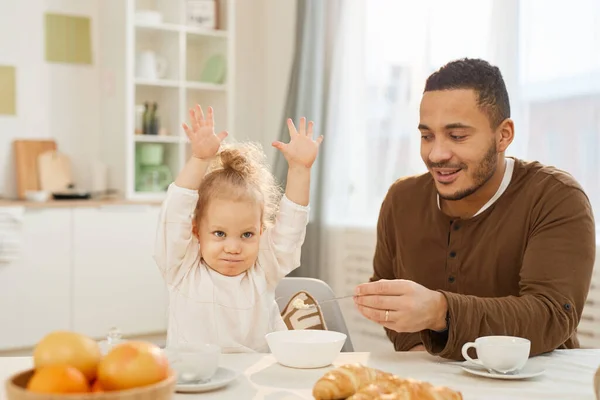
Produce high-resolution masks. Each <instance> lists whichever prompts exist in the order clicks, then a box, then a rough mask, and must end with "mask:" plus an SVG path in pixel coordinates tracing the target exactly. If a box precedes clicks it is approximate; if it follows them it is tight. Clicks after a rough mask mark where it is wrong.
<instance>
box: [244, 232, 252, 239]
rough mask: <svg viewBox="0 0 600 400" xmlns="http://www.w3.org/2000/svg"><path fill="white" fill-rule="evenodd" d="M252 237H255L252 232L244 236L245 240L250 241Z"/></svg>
mask: <svg viewBox="0 0 600 400" xmlns="http://www.w3.org/2000/svg"><path fill="white" fill-rule="evenodd" d="M252 236H254V233H252V232H246V233H244V234H243V235H242V237H243V238H244V239H250V238H251V237H252Z"/></svg>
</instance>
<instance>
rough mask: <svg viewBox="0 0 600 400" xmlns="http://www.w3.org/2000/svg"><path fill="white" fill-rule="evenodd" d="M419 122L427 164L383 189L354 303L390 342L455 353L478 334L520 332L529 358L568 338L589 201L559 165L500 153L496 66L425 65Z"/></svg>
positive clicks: (585, 263)
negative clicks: (366, 276) (370, 265)
mask: <svg viewBox="0 0 600 400" xmlns="http://www.w3.org/2000/svg"><path fill="white" fill-rule="evenodd" d="M419 131H420V133H421V140H422V141H421V157H422V158H423V161H424V162H425V164H426V165H427V168H428V170H429V173H427V174H424V175H421V176H416V177H409V178H404V179H400V180H398V181H397V182H395V183H394V184H393V185H392V186H391V188H390V189H389V192H388V194H387V196H386V198H385V200H384V202H383V205H382V207H381V212H380V216H379V221H378V229H377V247H376V252H375V258H374V274H373V277H372V279H371V281H372V282H371V283H366V284H363V285H360V286H358V287H357V291H356V293H357V294H358V295H359V296H357V297H355V302H356V304H357V307H358V309H359V311H360V312H361V313H362V314H363V315H364V316H365V317H367V318H369V319H371V320H373V321H375V322H378V323H380V324H381V325H383V326H384V327H385V329H386V332H387V335H388V337H389V338H390V340H391V341H392V342H393V343H394V347H395V349H396V350H398V351H404V350H411V349H412V350H422V349H423V348H424V349H426V350H427V351H428V352H430V353H432V354H435V355H439V356H441V357H445V358H451V359H457V360H460V359H462V355H461V348H462V346H463V344H464V343H466V342H469V341H473V340H474V339H476V338H477V337H480V336H487V335H511V336H520V337H525V338H527V339H530V340H531V355H537V354H540V353H544V352H549V351H552V350H554V349H557V348H574V347H578V345H579V343H578V340H577V337H576V332H575V331H576V328H577V325H578V323H579V319H580V317H581V312H582V309H583V306H584V304H585V300H586V297H587V294H588V289H589V285H590V280H591V275H592V268H593V264H594V259H595V253H596V243H595V223H594V217H593V214H592V209H591V206H590V203H589V200H588V198H587V196H586V195H585V193H584V192H583V190H582V188H581V187H580V185H579V184H578V183H577V182H576V181H575V179H573V177H571V176H570V175H569V174H567V173H565V172H563V171H560V170H558V169H556V168H553V167H548V166H544V165H542V164H540V163H538V162H525V161H522V160H519V159H514V158H509V157H505V151H506V149H507V148H508V146H509V145H510V143H511V142H512V140H513V137H514V125H513V121H512V120H511V119H510V105H509V99H508V93H507V91H506V87H505V84H504V80H503V78H502V75H501V73H500V71H499V69H498V68H497V67H494V66H491V65H490V64H488V63H487V62H485V61H483V60H478V59H462V60H457V61H454V62H451V63H449V64H447V65H445V66H444V67H442V68H441V69H440V70H438V71H437V72H435V73H433V74H432V75H431V76H430V77H429V78H428V79H427V82H426V85H425V91H424V94H423V98H422V101H421V108H420V124H419ZM565 134H569V132H565Z"/></svg>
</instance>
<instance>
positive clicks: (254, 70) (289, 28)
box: [232, 0, 296, 162]
mask: <svg viewBox="0 0 600 400" xmlns="http://www.w3.org/2000/svg"><path fill="white" fill-rule="evenodd" d="M236 14H237V21H238V23H237V26H236V57H237V63H238V64H237V71H236V104H235V109H236V124H235V127H234V131H233V132H232V134H233V135H234V136H235V137H236V139H238V140H244V139H250V140H257V141H260V142H261V143H262V145H263V147H264V149H265V151H266V152H267V155H268V157H269V160H270V161H271V162H272V161H273V157H274V155H275V152H276V150H275V149H273V148H272V147H271V142H272V141H273V140H275V139H276V138H277V136H278V134H279V130H280V126H281V122H282V120H283V115H282V113H283V109H284V107H285V100H286V95H287V88H288V80H289V75H290V71H291V65H292V61H293V53H294V41H295V32H296V20H295V18H296V1H295V0H283V1H282V0H253V1H238V2H237V9H236Z"/></svg>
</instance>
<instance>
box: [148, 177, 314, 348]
mask: <svg viewBox="0 0 600 400" xmlns="http://www.w3.org/2000/svg"><path fill="white" fill-rule="evenodd" d="M197 200H198V192H197V191H195V190H190V189H185V188H181V187H179V186H177V185H175V184H174V183H172V184H171V185H170V186H169V188H168V190H167V195H166V199H165V201H164V202H163V204H162V207H161V212H160V217H159V224H158V230H157V236H156V245H155V252H154V259H155V261H156V263H157V265H158V268H159V270H160V272H161V274H162V276H163V278H164V281H165V283H166V284H167V288H168V293H169V312H168V314H169V315H168V330H167V346H172V345H177V344H192V345H193V344H203V343H213V344H217V345H219V346H220V347H221V350H222V352H223V353H233V352H268V351H269V350H268V346H267V343H266V340H265V335H266V334H267V333H269V332H273V331H278V330H285V329H287V328H286V326H285V323H284V322H283V319H282V318H281V315H280V311H279V308H278V306H277V303H276V301H275V288H276V287H277V284H278V283H279V282H280V281H281V279H283V277H285V276H286V275H287V274H288V273H290V272H291V271H292V270H294V269H296V268H297V267H299V266H300V250H301V247H302V243H303V242H304V238H305V235H306V225H307V224H308V216H309V207H304V206H301V205H298V204H296V203H293V202H292V201H290V200H289V199H288V198H287V197H286V196H285V195H284V196H283V197H282V199H281V204H280V208H279V212H278V214H277V218H276V222H275V224H274V225H273V226H272V227H270V228H267V229H266V230H265V231H264V232H263V234H262V236H261V238H260V245H259V252H258V259H257V261H256V263H255V264H254V266H253V267H251V268H250V269H249V270H248V271H246V272H245V273H243V274H241V275H238V276H234V277H229V276H224V275H221V274H219V273H218V272H216V271H214V270H212V269H211V268H209V267H208V266H207V265H206V264H205V263H204V262H202V261H201V260H200V245H199V243H198V240H197V238H196V237H195V236H194V235H193V234H192V219H193V214H194V210H195V208H196V203H197Z"/></svg>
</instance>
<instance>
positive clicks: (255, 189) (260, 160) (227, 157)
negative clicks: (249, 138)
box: [194, 142, 282, 229]
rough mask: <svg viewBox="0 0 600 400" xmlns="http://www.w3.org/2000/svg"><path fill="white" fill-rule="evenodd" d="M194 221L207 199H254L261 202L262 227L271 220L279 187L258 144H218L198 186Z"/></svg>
mask: <svg viewBox="0 0 600 400" xmlns="http://www.w3.org/2000/svg"><path fill="white" fill-rule="evenodd" d="M198 194H199V198H198V202H197V203H196V210H195V213H194V222H195V224H196V226H199V224H200V219H201V218H202V216H203V212H204V210H205V209H206V207H207V205H208V203H209V202H210V200H212V199H215V198H220V199H228V200H247V201H258V202H259V203H260V204H261V205H262V226H263V229H264V228H267V227H269V226H271V225H272V224H273V223H274V222H275V217H276V214H277V210H278V206H279V201H280V200H281V196H282V191H281V188H280V186H279V185H277V182H276V180H275V177H274V176H273V174H272V173H271V169H270V167H269V165H268V164H267V159H266V155H265V153H264V151H263V149H262V146H261V145H260V144H258V143H254V142H243V143H230V144H222V145H221V149H220V150H219V152H218V153H217V155H216V156H215V158H214V159H213V161H212V162H211V164H210V165H209V167H208V170H207V172H206V175H205V176H204V179H203V180H202V183H201V184H200V188H199V189H198Z"/></svg>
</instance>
